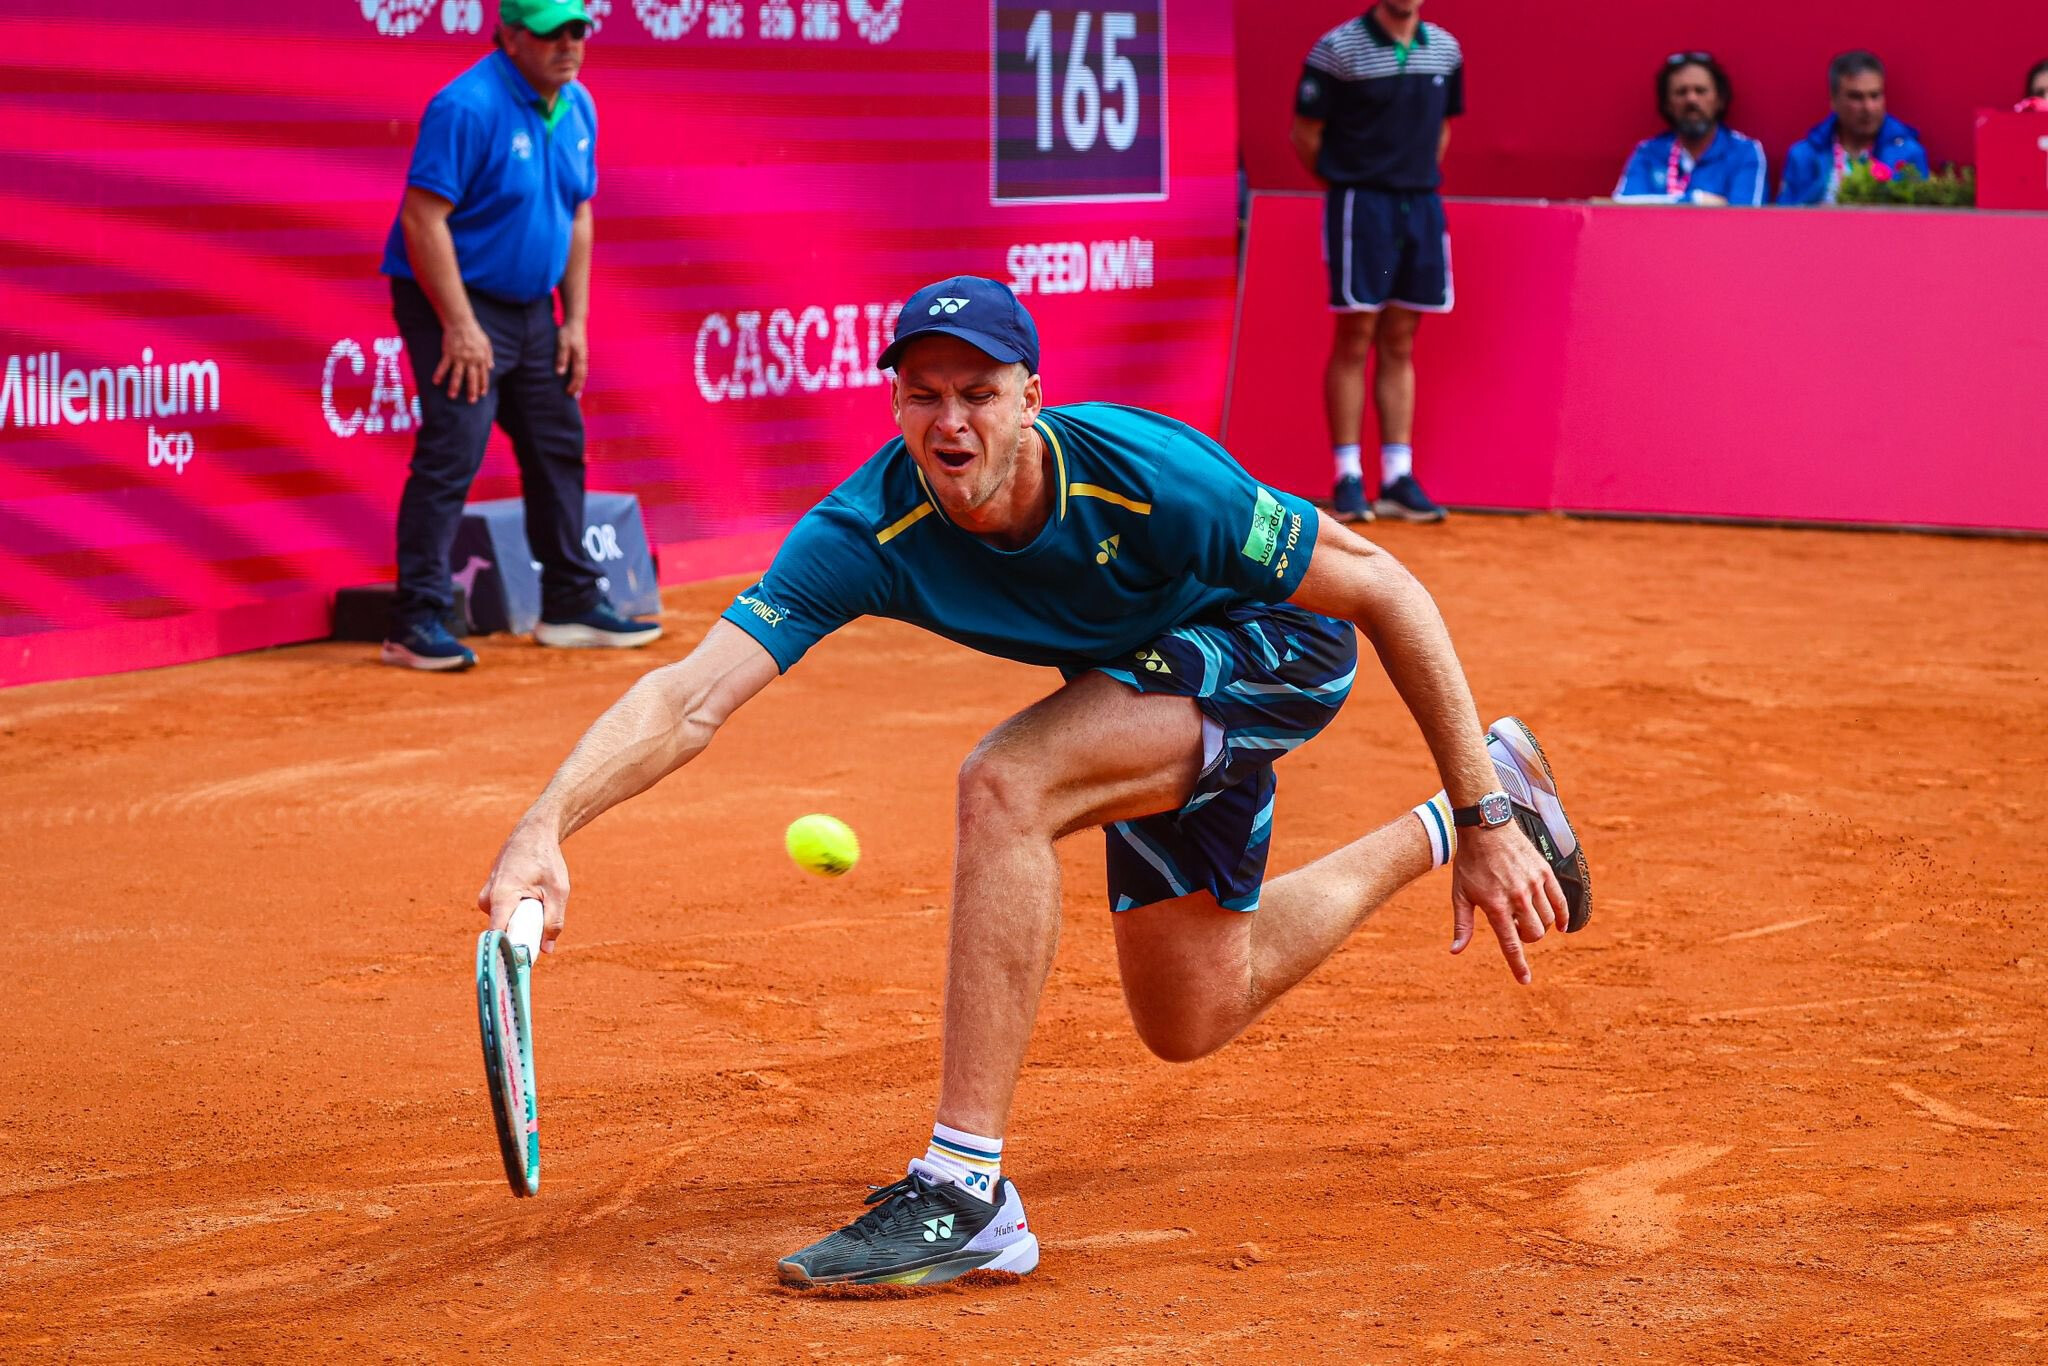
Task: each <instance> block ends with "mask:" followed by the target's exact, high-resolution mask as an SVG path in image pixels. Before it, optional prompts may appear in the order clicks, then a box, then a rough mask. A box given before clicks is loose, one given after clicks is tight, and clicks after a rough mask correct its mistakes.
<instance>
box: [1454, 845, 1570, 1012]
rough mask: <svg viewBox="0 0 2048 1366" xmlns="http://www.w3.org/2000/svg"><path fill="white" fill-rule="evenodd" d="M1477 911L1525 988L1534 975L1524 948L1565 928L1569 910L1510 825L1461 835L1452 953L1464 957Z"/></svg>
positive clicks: (1550, 875) (1535, 856)
mask: <svg viewBox="0 0 2048 1366" xmlns="http://www.w3.org/2000/svg"><path fill="white" fill-rule="evenodd" d="M1475 909H1476V910H1478V911H1480V912H1483V913H1484V914H1485V916H1486V918H1487V920H1488V921H1489V922H1490V923H1491V924H1492V925H1493V933H1494V937H1495V938H1497V939H1499V940H1500V951H1501V956H1502V957H1504V958H1506V959H1507V960H1508V970H1509V971H1511V972H1513V973H1514V974H1515V980H1516V981H1517V982H1520V983H1521V984H1522V985H1524V986H1527V985H1528V984H1529V983H1530V981H1532V980H1533V979H1534V976H1535V974H1534V973H1532V972H1531V971H1530V970H1529V958H1528V955H1527V954H1525V953H1523V951H1522V945H1524V944H1533V943H1535V942H1536V941H1537V940H1539V939H1541V938H1542V937H1543V936H1544V934H1545V933H1546V932H1548V931H1550V930H1561V929H1563V928H1564V927H1565V923H1566V919H1567V911H1566V908H1565V901H1564V889H1563V888H1562V887H1560V886H1558V885H1557V877H1556V875H1555V874H1553V873H1552V872H1551V871H1550V868H1549V866H1548V865H1547V864H1545V863H1544V861H1543V858H1542V856H1541V855H1539V854H1538V853H1537V852H1536V849H1535V846H1534V845H1532V844H1530V843H1529V840H1528V838H1527V837H1526V836H1525V835H1523V834H1522V831H1521V829H1520V827H1518V826H1516V825H1515V824H1513V823H1512V822H1510V823H1509V824H1507V825H1502V826H1496V827H1494V828H1492V829H1487V828H1484V827H1481V828H1477V829H1471V830H1465V831H1462V832H1460V833H1459V836H1458V854H1457V860H1456V863H1455V865H1454V866H1453V868H1452V870H1451V952H1452V953H1463V952H1464V951H1465V946H1466V945H1467V944H1469V943H1471V942H1472V925H1473V919H1474V917H1473V911H1474V910H1475Z"/></svg>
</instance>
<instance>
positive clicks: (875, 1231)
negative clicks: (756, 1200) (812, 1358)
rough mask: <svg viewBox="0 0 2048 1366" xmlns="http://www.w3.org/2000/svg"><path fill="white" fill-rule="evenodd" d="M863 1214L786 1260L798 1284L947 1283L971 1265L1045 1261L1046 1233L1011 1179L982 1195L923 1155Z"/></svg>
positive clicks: (1027, 1266) (1015, 1266)
mask: <svg viewBox="0 0 2048 1366" xmlns="http://www.w3.org/2000/svg"><path fill="white" fill-rule="evenodd" d="M867 1203H868V1206H869V1208H868V1212H867V1213H866V1214H863V1215H861V1217H860V1218H858V1219H856V1220H854V1221H853V1222H852V1223H850V1224H848V1225H847V1226H846V1227H845V1228H843V1229H840V1230H839V1231H838V1232H837V1233H833V1234H830V1235H828V1236H827V1237H824V1238H821V1239H819V1240H818V1241H817V1242H815V1243H812V1244H811V1245H810V1246H809V1247H807V1248H805V1249H803V1250H802V1251H801V1252H792V1253H790V1254H789V1256H787V1257H784V1258H783V1259H782V1261H781V1263H780V1265H779V1270H780V1271H781V1273H782V1279H783V1280H784V1281H785V1282H787V1283H788V1284H791V1285H799V1286H814V1285H940V1284H942V1283H944V1282H946V1281H950V1280H952V1279H953V1278H954V1277H955V1276H962V1275H965V1274H966V1273H968V1272H970V1271H1007V1272H1011V1273H1012V1274H1015V1275H1020V1276H1021V1275H1023V1274H1024V1273H1025V1272H1027V1271H1032V1270H1035V1269H1036V1268H1037V1266H1038V1237H1037V1235H1035V1234H1033V1233H1032V1232H1031V1231H1030V1230H1029V1229H1028V1228H1026V1227H1025V1223H1024V1202H1023V1200H1021V1199H1019V1198H1018V1195H1017V1188H1016V1187H1015V1186H1013V1185H1011V1184H1010V1183H1009V1181H1007V1180H999V1181H997V1183H996V1198H995V1202H994V1203H993V1204H991V1203H990V1202H988V1201H986V1200H984V1199H982V1198H981V1197H980V1196H978V1195H974V1194H972V1193H971V1192H969V1191H968V1190H967V1188H966V1187H964V1186H962V1185H960V1184H959V1183H958V1182H956V1181H954V1180H953V1179H952V1178H951V1177H949V1176H947V1175H946V1174H945V1173H944V1172H942V1171H940V1170H939V1169H938V1168H937V1167H934V1166H932V1165H930V1164H929V1163H927V1162H924V1161H922V1160H918V1161H913V1162H912V1163H911V1164H910V1173H909V1175H907V1176H905V1177H904V1178H903V1179H902V1180H901V1181H898V1182H896V1183H895V1184H894V1185H890V1186H878V1187H876V1188H875V1191H874V1194H872V1195H870V1196H869V1197H868V1200H867Z"/></svg>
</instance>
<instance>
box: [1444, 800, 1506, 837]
mask: <svg viewBox="0 0 2048 1366" xmlns="http://www.w3.org/2000/svg"><path fill="white" fill-rule="evenodd" d="M1514 818H1515V807H1514V803H1513V802H1510V801H1509V800H1508V794H1507V793H1505V792H1489V793H1487V794H1486V795H1484V796H1482V797H1481V798H1480V799H1479V800H1478V801H1477V802H1476V803H1474V804H1473V805H1471V806H1454V807H1452V808H1451V824H1453V825H1484V826H1487V827H1488V828H1491V827H1493V826H1496V825H1506V824H1507V823H1508V822H1509V821H1511V820H1513V819H1514Z"/></svg>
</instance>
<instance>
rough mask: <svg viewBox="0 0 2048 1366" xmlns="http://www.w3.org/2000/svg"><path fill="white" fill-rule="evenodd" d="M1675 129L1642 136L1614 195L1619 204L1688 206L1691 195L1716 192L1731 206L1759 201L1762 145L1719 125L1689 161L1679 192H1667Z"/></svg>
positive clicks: (1764, 175) (1762, 180)
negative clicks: (1688, 174)
mask: <svg viewBox="0 0 2048 1366" xmlns="http://www.w3.org/2000/svg"><path fill="white" fill-rule="evenodd" d="M1677 137H1678V135H1677V134H1676V133H1665V134H1663V135H1662V136H1661V137H1654V138H1645V139H1643V140H1642V141H1641V142H1639V143H1637V144H1636V150H1635V152H1634V153H1633V154H1632V155H1630V157H1629V159H1628V165H1627V166H1626V167H1624V168H1623V169H1622V172H1621V179H1620V180H1619V181H1617V182H1616V183H1615V186H1614V197H1615V198H1616V199H1617V200H1620V201H1621V202H1622V203H1624V204H1627V203H1649V204H1691V203H1695V202H1697V201H1695V200H1694V198H1693V195H1694V194H1695V193H1697V192H1701V191H1704V192H1705V193H1707V194H1717V195H1719V196H1721V198H1723V199H1725V200H1727V201H1728V202H1729V203H1730V204H1761V203H1763V202H1764V186H1765V185H1766V184H1768V183H1769V181H1770V176H1769V173H1768V172H1767V171H1766V170H1765V168H1764V145H1763V144H1762V143H1761V142H1758V141H1757V140H1756V139H1755V138H1753V137H1748V136H1745V135H1744V134H1741V133H1738V132H1736V131H1735V130H1734V129H1733V128H1729V127H1726V126H1723V127H1722V128H1720V129H1719V130H1718V131H1717V132H1716V133H1715V134H1714V140H1713V141H1712V142H1710V143H1708V144H1707V150H1706V151H1705V153H1703V154H1702V155H1701V157H1700V159H1699V160H1698V161H1697V162H1695V163H1694V164H1693V168H1692V181H1691V183H1690V184H1688V185H1687V186H1686V188H1685V193H1684V194H1682V195H1674V194H1672V193H1671V189H1670V187H1669V186H1668V185H1667V184H1666V183H1665V180H1666V177H1667V176H1668V174H1669V173H1670V170H1671V145H1672V143H1673V142H1674V141H1676V140H1677Z"/></svg>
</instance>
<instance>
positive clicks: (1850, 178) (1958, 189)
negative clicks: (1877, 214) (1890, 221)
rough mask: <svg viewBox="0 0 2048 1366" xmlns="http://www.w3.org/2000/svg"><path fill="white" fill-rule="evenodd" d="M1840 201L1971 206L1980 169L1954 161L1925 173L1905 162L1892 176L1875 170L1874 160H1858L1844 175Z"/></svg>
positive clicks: (1928, 206) (1920, 206)
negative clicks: (1885, 176)
mask: <svg viewBox="0 0 2048 1366" xmlns="http://www.w3.org/2000/svg"><path fill="white" fill-rule="evenodd" d="M1835 202H1836V203H1838V204H1870V205H1879V206H1888V207H1892V208H1907V209H1969V208H1974V207H1976V204H1977V172H1976V171H1975V170H1974V169H1972V168H1971V167H1968V166H1965V167H1963V168H1962V169H1961V170H1958V169H1956V166H1955V164H1954V163H1953V162H1951V163H1950V164H1949V165H1946V166H1944V167H1942V168H1941V170H1940V171H1939V172H1937V173H1936V174H1935V175H1933V176H1923V175H1921V174H1920V168H1919V167H1917V166H1901V167H1899V168H1898V169H1897V170H1895V171H1893V172H1892V175H1891V178H1890V179H1888V180H1880V179H1878V178H1877V176H1876V175H1874V174H1873V173H1872V172H1871V169H1870V163H1869V162H1867V161H1862V162H1858V163H1857V164H1856V165H1854V166H1851V167H1850V168H1849V174H1847V175H1845V176H1843V177H1842V183H1841V185H1840V186H1839V187H1838V188H1837V189H1836V191H1835Z"/></svg>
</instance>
